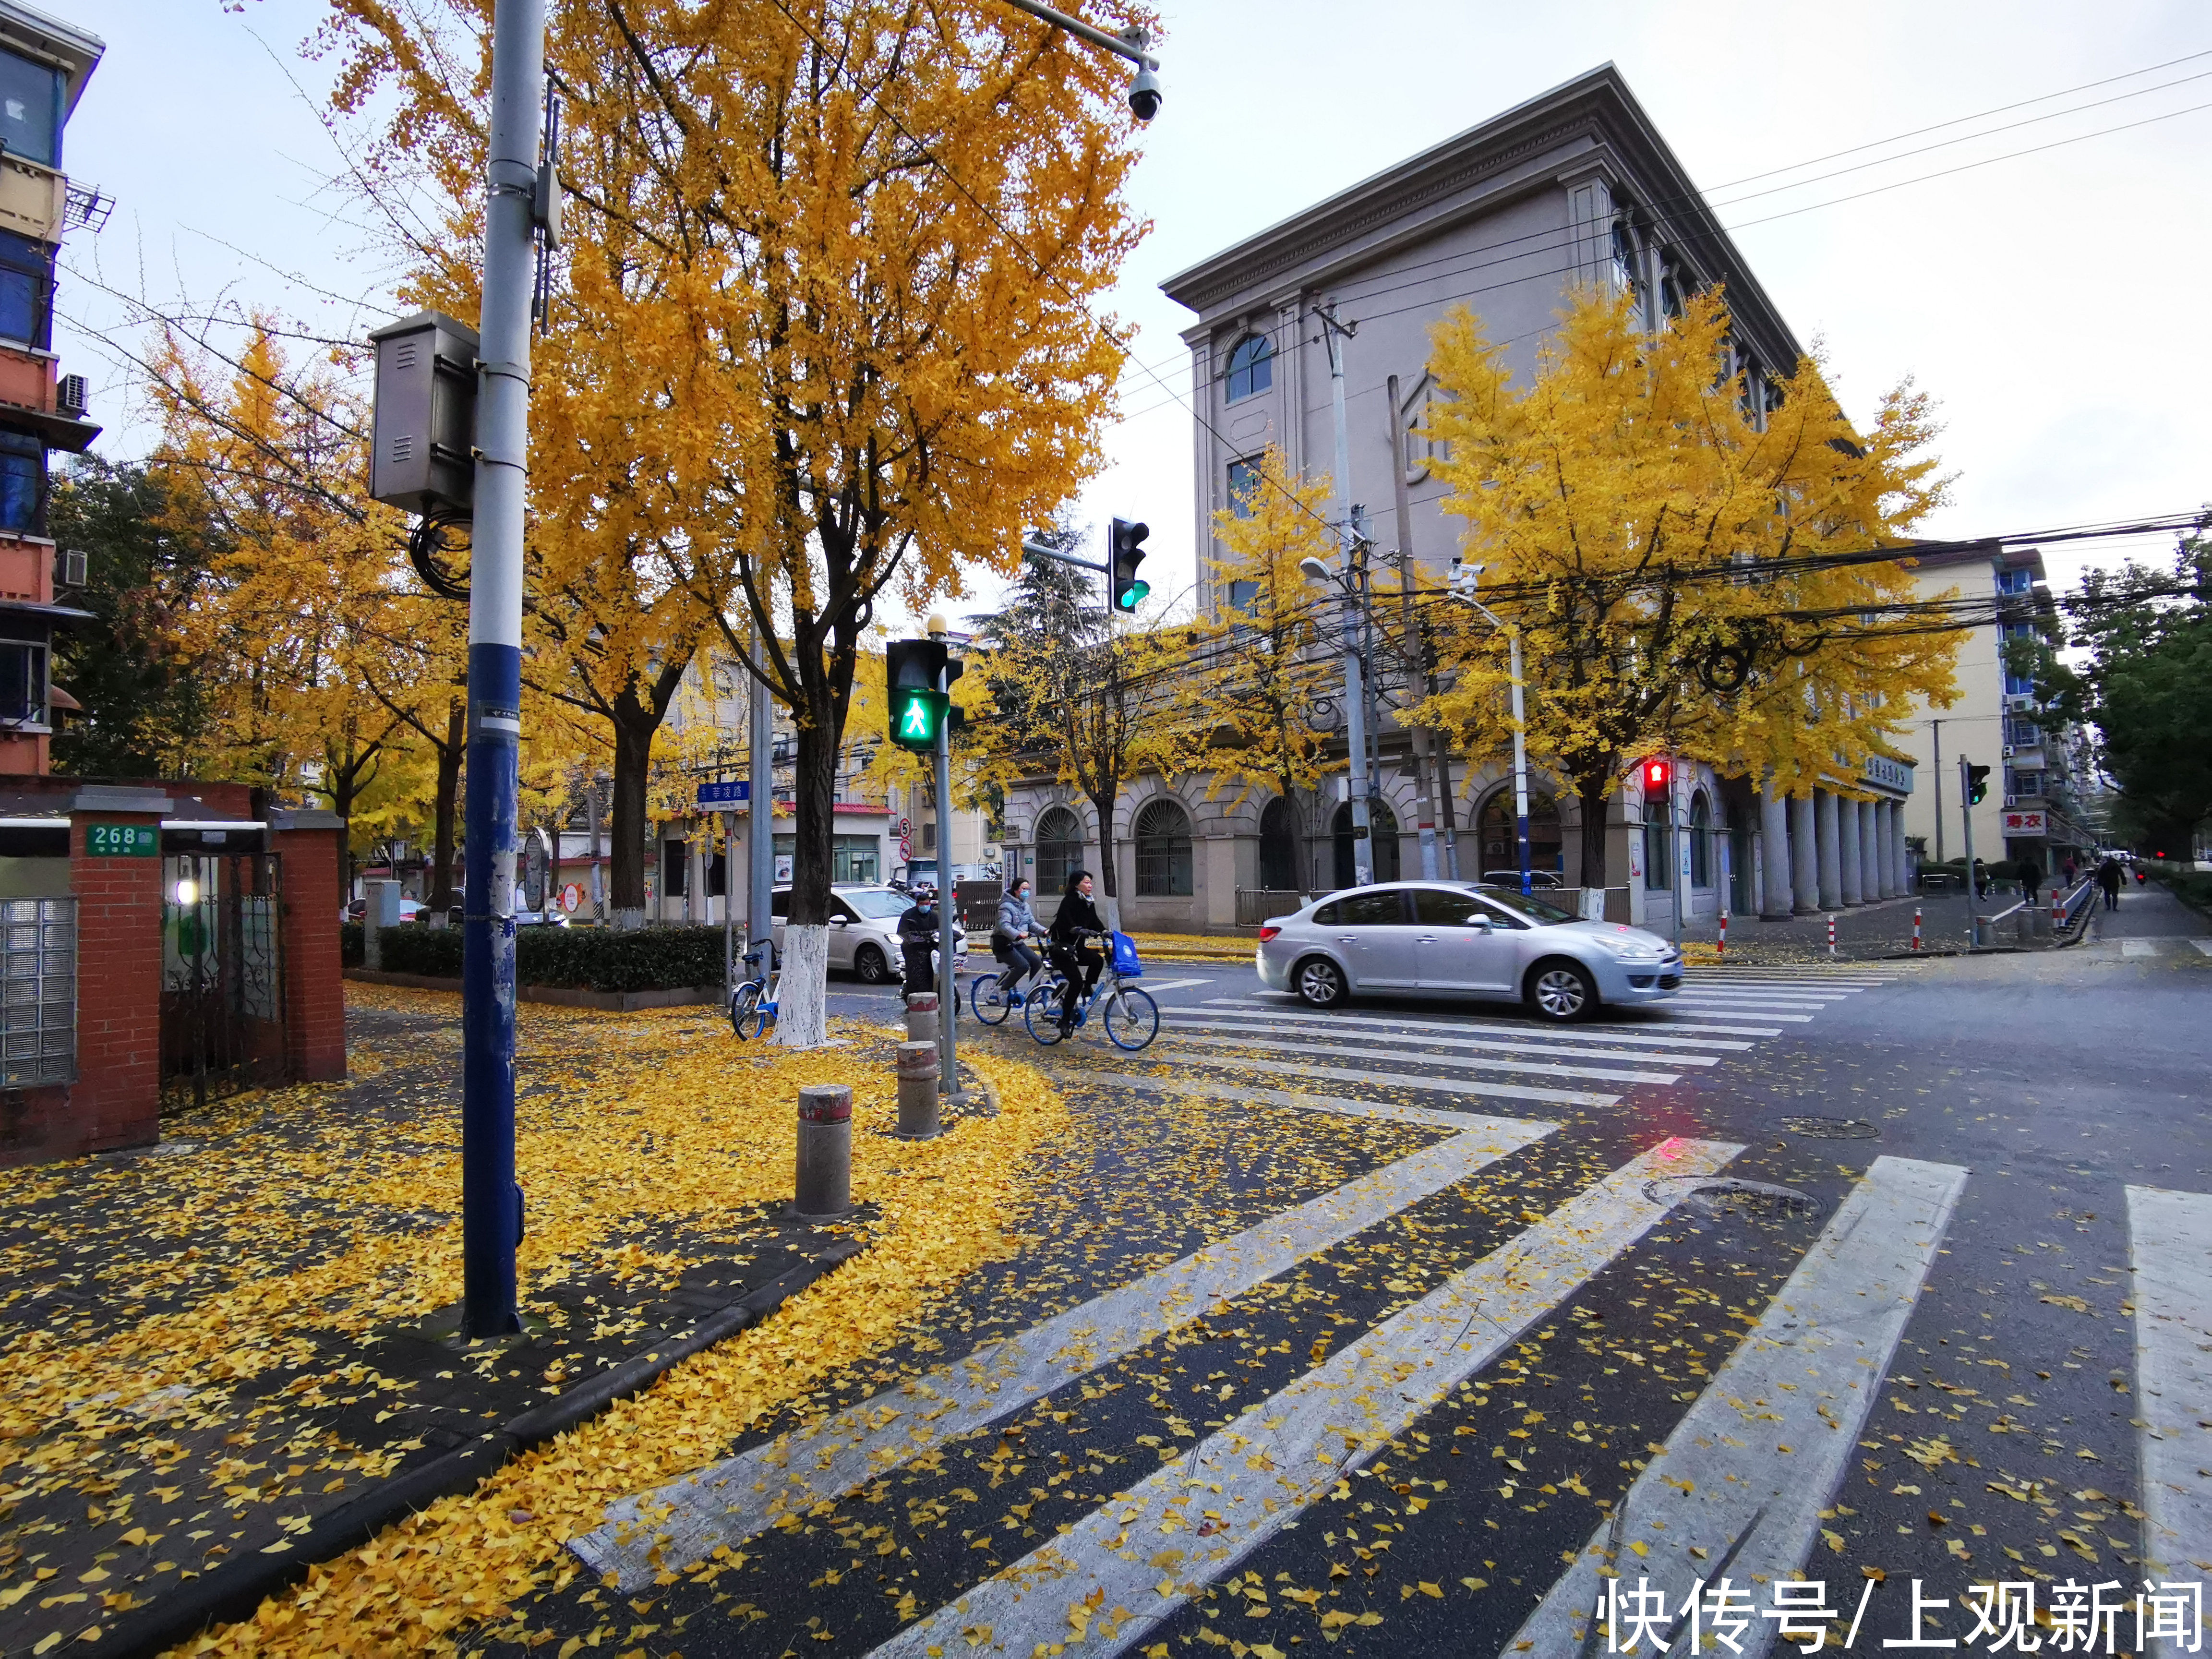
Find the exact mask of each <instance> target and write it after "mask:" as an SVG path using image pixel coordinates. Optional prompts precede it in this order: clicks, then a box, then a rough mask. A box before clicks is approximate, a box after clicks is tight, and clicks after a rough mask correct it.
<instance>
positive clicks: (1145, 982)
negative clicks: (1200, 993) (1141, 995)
mask: <svg viewBox="0 0 2212 1659" xmlns="http://www.w3.org/2000/svg"><path fill="white" fill-rule="evenodd" d="M1212 983H1213V981H1212V980H1210V979H1159V980H1152V979H1133V980H1130V981H1128V984H1129V985H1130V987H1132V988H1133V989H1135V990H1139V991H1180V990H1182V988H1183V987H1186V986H1189V985H1211V984H1212Z"/></svg>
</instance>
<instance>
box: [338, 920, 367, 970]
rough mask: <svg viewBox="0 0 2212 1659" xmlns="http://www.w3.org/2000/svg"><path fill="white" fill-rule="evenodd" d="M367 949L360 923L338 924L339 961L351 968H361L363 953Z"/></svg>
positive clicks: (346, 922)
mask: <svg viewBox="0 0 2212 1659" xmlns="http://www.w3.org/2000/svg"><path fill="white" fill-rule="evenodd" d="M366 948H367V946H366V945H365V943H364V937H363V934H362V927H361V924H360V923H359V922H357V921H342V922H340V923H339V924H338V960H339V961H340V962H342V963H344V964H345V965H346V966H347V967H349V968H358V967H360V966H361V963H362V952H363V951H364V950H366Z"/></svg>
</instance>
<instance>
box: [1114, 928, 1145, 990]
mask: <svg viewBox="0 0 2212 1659" xmlns="http://www.w3.org/2000/svg"><path fill="white" fill-rule="evenodd" d="M1113 944H1114V971H1115V973H1116V974H1119V975H1121V977H1122V978H1123V979H1142V978H1143V977H1144V976H1145V964H1144V963H1141V962H1139V961H1138V960H1137V941H1136V940H1134V939H1131V938H1130V937H1129V936H1128V935H1127V933H1115V935H1114V936H1113Z"/></svg>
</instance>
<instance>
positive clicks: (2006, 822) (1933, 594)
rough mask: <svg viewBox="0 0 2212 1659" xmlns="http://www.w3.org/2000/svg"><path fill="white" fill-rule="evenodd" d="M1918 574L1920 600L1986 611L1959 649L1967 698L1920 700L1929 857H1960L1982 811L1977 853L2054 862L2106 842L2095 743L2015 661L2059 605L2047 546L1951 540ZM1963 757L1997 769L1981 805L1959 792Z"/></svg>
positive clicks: (1922, 840) (1920, 836)
mask: <svg viewBox="0 0 2212 1659" xmlns="http://www.w3.org/2000/svg"><path fill="white" fill-rule="evenodd" d="M1912 582H1913V587H1914V593H1913V597H1914V599H1917V600H1922V601H1927V600H1934V599H1941V598H1942V597H1943V596H1945V595H1946V594H1955V595H1956V596H1957V599H1958V601H1959V602H1960V603H1961V604H1962V605H1966V606H1968V607H1970V608H1969V609H1968V610H1967V611H1965V612H1963V613H1962V614H1966V615H1969V616H1972V617H1976V618H1977V620H1976V622H1975V623H1974V625H1973V626H1972V628H1971V629H1969V630H1968V632H1967V638H1966V645H1965V646H1964V647H1962V648H1961V649H1960V653H1959V659H1958V664H1957V669H1956V673H1957V678H1958V685H1959V701H1958V702H1955V703H1954V704H1953V705H1952V706H1951V707H1950V708H1946V709H1940V710H1939V709H1931V708H1924V707H1923V708H1916V709H1915V711H1914V714H1913V744H1914V747H1915V749H1916V750H1917V753H1918V758H1919V760H1920V761H1921V763H1922V765H1923V768H1924V769H1925V775H1926V776H1927V779H1928V785H1929V787H1926V788H1925V789H1923V790H1921V791H1918V792H1917V793H1915V794H1914V795H1913V796H1912V797H1911V799H1910V800H1909V801H1908V802H1907V804H1906V809H1905V833H1906V835H1907V836H1909V837H1910V838H1911V839H1912V840H1913V841H1915V842H1918V843H1919V844H1920V846H1921V848H1922V851H1923V856H1924V857H1925V858H1928V859H1955V858H1959V857H1960V856H1962V855H1963V854H1964V851H1965V847H1966V836H1965V829H1966V819H1967V817H1972V822H1973V834H1974V855H1975V856H1976V857H1977V858H1979V859H1981V860H1984V861H1985V862H1988V863H1991V864H1994V863H1996V862H1997V861H1998V860H2002V859H2012V860H2016V859H2022V858H2026V859H2032V860H2034V862H2035V864H2036V866H2037V867H2038V868H2039V869H2041V870H2043V871H2045V872H2050V871H2051V870H2054V869H2057V867H2059V866H2061V865H2062V864H2063V862H2064V861H2065V859H2066V856H2067V854H2069V853H2071V854H2075V855H2076V856H2077V857H2079V856H2086V855H2087V853H2088V852H2089V851H2090V850H2091V849H2092V848H2094V847H2095V846H2096V844H2097V837H2096V835H2095V832H2094V830H2093V829H2092V828H2091V827H2090V825H2089V824H2088V823H2087V822H2086V821H2085V818H2084V815H2083V806H2082V799H2083V794H2084V792H2085V790H2086V789H2087V787H2088V783H2089V773H2088V758H2087V744H2086V743H2085V742H2084V740H2083V737H2082V734H2081V732H2078V731H2076V730H2075V729H2074V728H2073V727H2072V726H2068V725H2066V724H2064V723H2063V722H2061V721H2060V720H2057V717H2056V716H2055V715H2053V714H2051V713H2050V711H2048V710H2046V709H2044V708H2040V707H2039V705H2038V704H2037V702H2036V698H2035V694H2034V687H2033V684H2031V683H2030V681H2029V680H2028V678H2027V677H2026V676H2025V675H2022V674H2020V673H2016V672H2015V671H2013V670H2012V669H2011V668H2009V667H2008V665H2007V664H2006V661H2005V649H2004V647H2005V644H2006V642H2007V641H2009V640H2013V639H2026V638H2033V636H2034V635H2036V634H2038V633H2039V632H2040V631H2041V630H2042V629H2044V628H2045V627H2046V626H2047V625H2048V624H2049V623H2050V620H2051V617H2053V615H2054V614H2055V611H2056V604H2055V601H2054V600H2053V599H2052V598H2051V588H2050V585H2049V583H2048V581H2047V580H2046V579H2045V570H2044V563H2043V555H2042V554H2041V552H2039V550H2036V549H2034V548H2032V547H2025V548H2024V547H2008V546H2006V545H2005V544H2002V543H2000V542H1995V541H1990V542H1980V543H1976V544H1972V545H1971V546H1968V547H1963V548H1952V549H1947V550H1942V551H1940V552H1931V553H1927V554H1923V555H1921V556H1918V557H1917V559H1916V560H1915V561H1914V563H1913V567H1912ZM1981 617H1988V618H1990V620H1987V621H1982V620H1979V618H1981ZM1961 759H1964V760H1966V761H1967V762H1969V763H1972V764H1973V765H1976V766H1986V767H1988V768H1989V769H1990V775H1989V780H1988V793H1986V794H1985V795H1984V798H1983V799H1982V801H1981V803H1980V804H1979V805H1968V804H1967V803H1966V802H1965V801H1964V800H1963V799H1962V798H1961V796H1960V778H1959V763H1960V760H1961Z"/></svg>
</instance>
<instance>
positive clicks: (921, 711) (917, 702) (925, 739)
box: [891, 690, 952, 750]
mask: <svg viewBox="0 0 2212 1659" xmlns="http://www.w3.org/2000/svg"><path fill="white" fill-rule="evenodd" d="M951 701H952V699H951V697H949V696H946V695H945V693H944V692H942V691H920V690H912V691H902V692H900V693H899V694H898V702H897V703H896V705H895V706H894V708H893V710H892V726H891V741H892V742H893V743H895V744H898V746H899V747H900V748H902V749H916V750H932V749H934V748H936V747H937V734H938V732H939V731H940V730H941V729H943V727H944V725H945V709H946V708H947V707H948V706H949V705H950V704H951Z"/></svg>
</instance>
